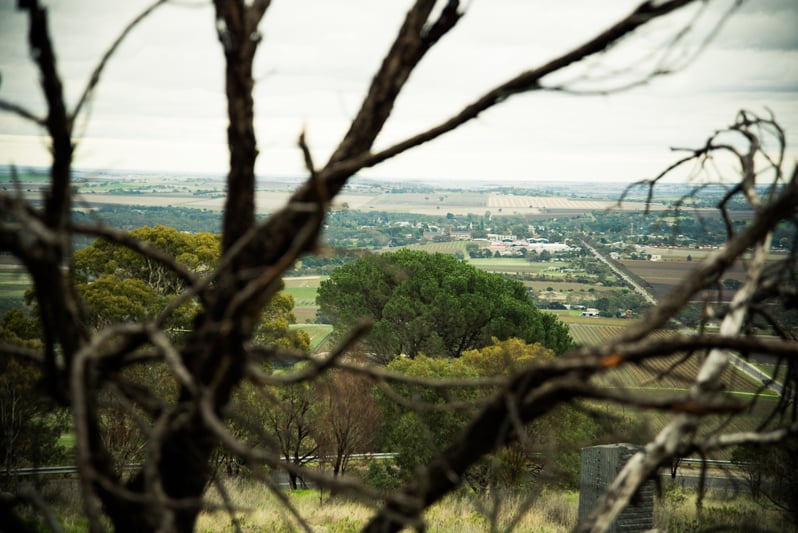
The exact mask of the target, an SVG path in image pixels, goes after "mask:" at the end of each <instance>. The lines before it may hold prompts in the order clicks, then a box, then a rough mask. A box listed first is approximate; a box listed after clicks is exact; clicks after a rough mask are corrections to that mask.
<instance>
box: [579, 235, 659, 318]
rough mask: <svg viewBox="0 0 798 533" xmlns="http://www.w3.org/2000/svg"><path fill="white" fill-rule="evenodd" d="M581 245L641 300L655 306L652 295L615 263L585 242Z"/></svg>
mask: <svg viewBox="0 0 798 533" xmlns="http://www.w3.org/2000/svg"><path fill="white" fill-rule="evenodd" d="M582 245H583V246H584V247H585V248H587V249H588V250H589V251H590V253H591V254H593V257H595V258H596V259H598V260H599V261H601V262H602V263H604V264H605V265H607V266H608V267H610V269H611V270H612V271H613V272H614V273H615V275H616V276H618V277H619V278H621V279H622V280H624V281H625V282H626V284H627V285H629V286H630V287H631V288H632V290H634V291H635V292H636V293H638V294H639V295H640V296H642V297H643V298H645V300H646V301H647V302H648V303H650V304H651V305H657V300H656V298H654V296H653V295H652V294H651V293H650V292H648V291H647V290H646V289H645V287H643V286H642V285H640V284H639V283H637V282H636V281H635V280H633V279H632V278H631V277H630V276H629V275H628V274H627V273H626V272H624V271H623V270H621V269H620V268H618V266H617V265H616V264H615V263H613V262H612V261H611V260H610V259H607V258H606V257H605V256H604V254H602V253H601V252H600V251H598V250H597V249H596V248H594V247H593V246H590V245H589V244H588V243H587V242H585V241H582Z"/></svg>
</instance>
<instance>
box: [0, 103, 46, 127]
mask: <svg viewBox="0 0 798 533" xmlns="http://www.w3.org/2000/svg"><path fill="white" fill-rule="evenodd" d="M0 109H2V110H3V111H8V112H9V113H13V114H15V115H18V116H20V117H22V118H24V119H26V120H29V121H31V122H33V123H34V124H36V125H37V126H43V127H45V126H47V121H46V120H45V119H43V118H40V117H37V116H36V115H35V114H34V113H33V112H31V111H28V110H27V109H25V108H24V107H22V106H21V105H18V104H14V103H12V102H7V101H5V100H3V99H0Z"/></svg>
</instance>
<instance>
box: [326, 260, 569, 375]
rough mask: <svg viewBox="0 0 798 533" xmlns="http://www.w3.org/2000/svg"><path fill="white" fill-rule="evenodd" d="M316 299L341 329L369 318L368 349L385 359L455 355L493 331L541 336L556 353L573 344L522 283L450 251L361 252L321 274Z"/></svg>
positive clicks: (503, 335) (500, 334)
mask: <svg viewBox="0 0 798 533" xmlns="http://www.w3.org/2000/svg"><path fill="white" fill-rule="evenodd" d="M317 301H318V304H319V308H320V310H321V312H322V313H323V314H324V316H326V317H327V318H328V319H329V320H330V322H331V323H332V324H333V326H334V327H335V328H336V331H338V332H339V334H340V333H341V332H343V331H347V330H348V329H350V328H351V327H352V326H353V325H354V324H356V323H357V322H358V321H360V320H361V319H362V318H364V317H368V318H370V319H372V320H373V321H374V326H373V329H372V332H371V334H370V335H369V336H368V337H367V338H366V341H365V344H366V346H367V350H369V351H372V352H374V353H376V354H377V356H378V357H380V358H382V359H387V360H390V359H392V358H393V357H395V356H397V355H399V354H403V353H404V354H407V355H408V356H410V357H415V356H417V355H418V354H420V353H425V354H427V355H429V356H441V355H449V356H451V357H458V356H460V354H461V353H462V352H463V351H464V350H468V349H473V348H479V347H482V346H485V345H487V344H489V343H490V340H491V337H494V336H495V337H498V338H501V339H506V338H509V337H518V338H521V339H524V340H525V341H528V342H541V343H542V344H544V345H545V346H547V347H549V348H551V349H553V350H554V351H556V352H557V353H560V352H562V351H564V350H565V349H566V348H568V347H569V346H570V345H571V339H570V337H569V335H568V329H567V326H565V325H564V324H562V323H561V322H559V321H558V320H557V318H556V317H555V316H553V315H549V314H546V313H541V312H539V311H538V310H537V309H536V308H535V307H534V305H533V304H532V302H531V299H530V298H529V295H528V293H527V291H526V289H525V287H524V286H523V284H521V283H520V282H517V281H513V280H508V279H506V278H504V277H502V276H500V275H497V274H491V273H487V272H483V271H480V270H478V269H476V268H474V267H473V266H471V265H469V264H467V263H464V262H462V261H459V260H457V259H456V258H454V257H452V256H450V255H444V254H427V253H424V252H418V251H410V250H401V251H398V252H395V253H386V254H382V255H379V256H377V255H367V256H364V257H362V258H360V259H358V260H357V261H355V262H353V263H350V264H347V265H344V266H341V267H339V268H338V269H336V270H335V271H334V272H333V273H332V274H331V275H330V278H329V279H328V280H325V281H322V283H321V286H320V287H319V292H318V297H317Z"/></svg>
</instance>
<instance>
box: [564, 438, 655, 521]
mask: <svg viewBox="0 0 798 533" xmlns="http://www.w3.org/2000/svg"><path fill="white" fill-rule="evenodd" d="M637 450H638V447H637V446H635V445H633V444H607V445H604V446H592V447H590V448H583V449H582V454H581V458H582V464H581V469H580V472H579V520H580V521H581V520H582V519H583V518H585V517H586V516H587V515H588V514H589V513H590V511H591V509H592V508H593V505H594V504H595V503H596V500H598V498H599V497H600V496H601V495H602V494H603V493H604V489H606V487H607V486H608V485H609V484H610V483H611V482H612V480H613V479H615V476H616V475H617V474H618V472H619V471H620V470H621V468H623V465H625V464H626V462H627V461H628V460H629V458H630V457H631V456H632V455H633V454H634V453H635V452H636V451H637ZM654 490H655V485H654V482H653V481H648V482H646V483H645V484H644V485H643V486H642V487H640V491H639V492H638V494H637V496H636V497H635V498H633V500H632V502H631V503H630V504H629V506H627V508H626V509H624V510H623V512H621V514H620V515H618V518H616V519H615V522H613V524H612V525H611V526H610V528H609V529H608V530H607V531H608V533H626V532H628V533H632V532H638V531H646V530H648V529H651V528H652V527H654Z"/></svg>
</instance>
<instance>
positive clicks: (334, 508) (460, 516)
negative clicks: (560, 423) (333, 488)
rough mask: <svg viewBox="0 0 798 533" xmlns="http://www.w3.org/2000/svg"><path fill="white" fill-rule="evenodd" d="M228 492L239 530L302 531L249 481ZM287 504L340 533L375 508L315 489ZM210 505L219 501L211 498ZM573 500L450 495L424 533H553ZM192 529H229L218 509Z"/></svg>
mask: <svg viewBox="0 0 798 533" xmlns="http://www.w3.org/2000/svg"><path fill="white" fill-rule="evenodd" d="M228 491H229V493H230V496H231V498H232V500H233V501H234V502H235V505H236V507H237V508H238V509H239V510H240V512H239V513H238V516H239V521H240V525H241V529H242V530H243V531H253V532H254V531H264V532H265V531H269V532H272V531H274V532H293V531H302V528H301V526H300V525H299V523H298V521H297V520H296V519H295V518H294V517H293V516H291V514H290V512H289V511H288V510H287V509H286V508H285V506H283V505H282V504H281V503H280V502H279V501H278V500H277V498H276V497H275V496H274V495H273V494H271V493H269V492H268V490H267V489H266V488H265V487H263V486H262V485H259V484H257V483H255V482H253V481H248V480H234V481H231V482H229V483H228ZM289 498H290V501H291V504H292V505H293V506H294V507H295V509H296V510H297V512H298V513H299V514H301V515H302V516H303V517H304V518H305V520H306V522H307V524H308V526H309V527H310V528H311V530H312V531H314V532H326V533H333V532H335V533H344V532H350V531H351V532H355V531H360V529H361V528H362V527H363V525H364V524H365V523H366V522H367V521H368V520H369V518H370V517H371V516H372V515H373V514H374V512H375V509H374V507H373V506H370V505H368V504H366V503H363V502H357V501H352V500H348V499H345V498H335V499H333V500H330V499H329V498H327V497H326V496H325V497H324V498H323V499H321V500H320V499H319V493H318V491H313V490H307V491H296V492H293V493H290V494H289ZM210 499H211V501H214V502H219V499H218V495H216V494H211V495H210ZM577 506H578V496H577V495H576V493H563V492H546V491H544V492H543V493H541V494H539V495H536V496H535V497H533V498H526V497H524V496H523V495H509V496H508V495H506V494H502V495H501V496H500V497H494V498H491V497H489V496H487V497H479V498H478V497H473V496H463V495H455V496H451V497H449V498H447V499H446V500H444V501H443V502H442V503H440V504H439V505H436V506H434V507H432V508H431V509H430V510H429V511H428V512H427V513H426V514H425V515H424V521H425V523H426V526H427V530H428V531H440V532H446V531H456V532H458V533H481V532H484V531H490V530H491V523H493V524H494V525H495V526H496V530H499V531H505V530H507V528H508V527H510V526H512V525H513V524H514V529H513V530H514V531H539V532H552V533H554V532H559V531H568V530H570V529H571V528H573V527H574V526H575V525H576V520H577ZM196 531H198V532H201V533H211V532H217V531H221V532H227V531H235V528H234V526H233V525H232V523H231V520H230V516H229V515H228V514H227V513H226V512H225V511H222V510H219V511H217V512H214V513H203V514H202V515H201V516H200V519H199V521H198V523H197V528H196Z"/></svg>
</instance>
